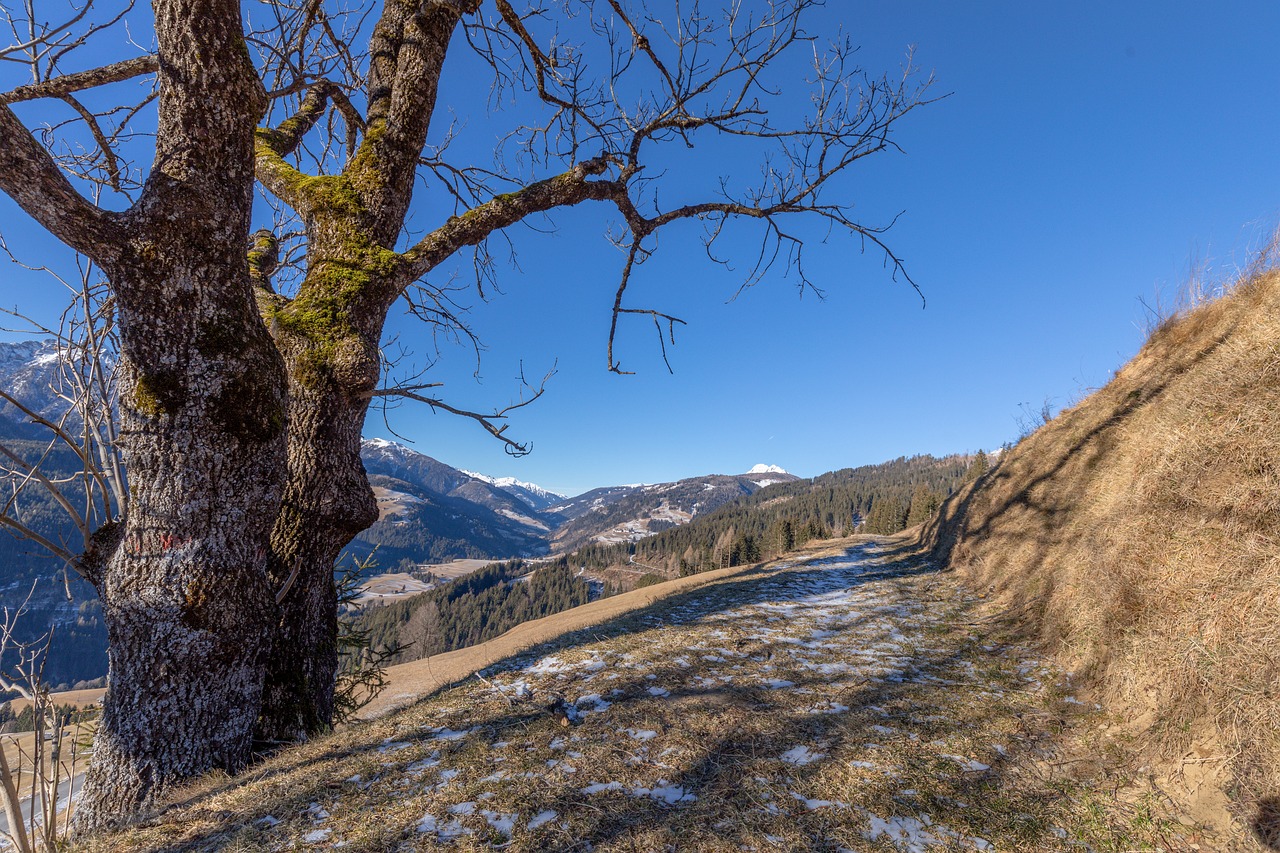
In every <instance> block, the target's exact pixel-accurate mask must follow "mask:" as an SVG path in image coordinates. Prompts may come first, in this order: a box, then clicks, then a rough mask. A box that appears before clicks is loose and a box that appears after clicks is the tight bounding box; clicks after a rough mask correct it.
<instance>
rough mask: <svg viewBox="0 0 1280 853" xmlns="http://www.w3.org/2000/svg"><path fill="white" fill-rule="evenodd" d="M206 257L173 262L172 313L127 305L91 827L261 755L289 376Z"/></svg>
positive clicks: (168, 290)
mask: <svg viewBox="0 0 1280 853" xmlns="http://www.w3.org/2000/svg"><path fill="white" fill-rule="evenodd" d="M174 251H182V250H181V249H178V248H176V247H175V249H174ZM194 253H195V252H193V254H194ZM241 254H243V249H242V248H241ZM198 260H199V261H202V262H203V263H197V264H195V265H194V266H195V267H196V269H195V270H192V269H191V266H188V265H184V266H186V268H185V269H169V270H165V271H164V272H163V273H162V275H161V276H160V280H161V281H163V282H164V286H163V289H162V291H163V292H162V294H161V296H162V297H163V300H164V303H165V304H167V305H170V306H172V307H171V309H170V312H169V313H163V312H160V311H156V310H153V311H152V312H151V316H149V317H147V318H146V319H145V320H143V319H139V318H138V317H137V316H136V315H131V313H130V312H122V314H121V316H122V321H123V320H124V319H125V318H128V321H127V322H122V337H123V340H122V347H123V350H124V352H125V356H126V359H125V362H124V365H123V366H124V376H123V382H122V394H121V400H122V406H121V421H122V436H123V441H124V454H125V463H126V465H127V466H128V470H129V490H130V508H129V514H128V518H127V519H126V523H125V529H124V533H123V537H122V540H121V542H120V544H119V546H118V547H117V548H116V550H115V553H114V554H113V555H112V557H111V558H110V560H109V562H107V564H106V566H105V569H104V571H103V573H102V575H101V576H100V577H98V578H96V579H95V580H96V582H97V587H98V591H99V594H100V596H101V598H102V602H103V610H104V617H105V620H106V623H107V632H108V640H109V643H110V649H109V661H110V677H109V684H110V687H109V689H108V692H107V696H106V699H105V701H104V707H103V716H102V721H101V723H100V725H99V728H98V732H97V735H96V737H95V741H94V755H93V761H92V764H91V766H90V769H89V775H88V780H87V783H86V786H85V792H84V796H83V798H82V801H81V803H80V805H79V808H78V818H77V820H78V825H79V826H80V827H81V828H82V829H88V828H95V827H98V826H102V825H109V824H111V823H114V822H117V821H118V820H121V819H127V818H129V817H130V816H132V815H134V814H136V813H138V812H139V811H140V810H143V809H146V808H148V807H149V806H150V805H151V804H152V803H153V802H154V800H155V798H156V797H157V796H159V795H160V794H162V793H163V791H164V790H165V788H167V787H168V786H169V785H171V784H172V783H174V782H177V781H179V780H182V779H186V778H190V777H191V776H194V775H197V774H200V773H203V772H205V771H207V770H210V769H213V768H221V769H224V770H227V771H235V770H237V769H239V768H240V767H242V766H243V765H244V764H245V763H246V762H247V761H248V760H249V758H250V755H251V750H252V737H253V729H254V723H255V721H256V719H257V715H258V709H259V703H260V696H261V690H262V682H263V676H264V671H265V662H266V655H267V651H268V644H269V641H270V632H271V627H272V624H273V621H274V618H275V607H274V602H273V595H274V592H273V590H272V588H271V586H270V585H269V583H268V579H267V573H266V563H267V554H268V537H269V534H270V529H271V522H272V519H273V518H274V514H275V509H276V507H278V506H279V502H280V496H281V490H282V485H283V474H284V436H285V403H286V396H285V381H284V372H283V369H282V365H281V363H280V359H279V356H278V354H277V353H276V351H275V349H274V346H273V345H272V342H271V340H270V338H269V336H268V335H267V334H266V330H265V329H264V328H263V326H262V323H261V320H260V319H259V318H258V316H257V312H256V309H255V308H254V306H252V305H251V304H250V302H249V300H248V288H247V287H243V288H241V289H240V290H241V293H240V296H239V299H236V298H235V296H234V290H232V294H231V297H230V298H228V290H229V288H227V287H226V285H225V278H226V270H227V269H228V268H229V265H228V263H227V259H226V258H222V259H219V260H220V263H219V261H218V260H215V259H211V258H208V257H205V258H199V259H198ZM230 268H232V269H234V267H230ZM157 298H159V297H157ZM237 302H238V303H239V304H238V305H237V304H236V303H237ZM193 306H196V310H192V307H193ZM211 318H221V319H220V320H213V319H211Z"/></svg>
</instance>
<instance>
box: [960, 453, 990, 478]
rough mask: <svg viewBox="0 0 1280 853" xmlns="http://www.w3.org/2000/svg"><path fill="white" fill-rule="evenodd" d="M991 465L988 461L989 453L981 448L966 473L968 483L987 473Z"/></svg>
mask: <svg viewBox="0 0 1280 853" xmlns="http://www.w3.org/2000/svg"><path fill="white" fill-rule="evenodd" d="M990 467H991V465H990V463H989V462H988V461H987V454H986V453H984V452H983V451H981V450H979V451H978V452H977V454H975V455H974V457H973V462H971V463H970V464H969V470H968V471H966V472H965V474H964V481H965V482H966V483H967V482H969V481H970V480H976V479H978V478H979V477H981V476H982V475H983V474H985V473H987V470H988V469H989V468H990Z"/></svg>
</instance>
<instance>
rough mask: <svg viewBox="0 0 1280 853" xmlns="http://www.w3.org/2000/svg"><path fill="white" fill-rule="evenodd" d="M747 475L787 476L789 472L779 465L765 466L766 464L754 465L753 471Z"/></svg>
mask: <svg viewBox="0 0 1280 853" xmlns="http://www.w3.org/2000/svg"><path fill="white" fill-rule="evenodd" d="M747 473H748V474H785V473H787V471H786V469H785V468H781V467H779V466H777V465H765V464H764V463H758V464H756V465H752V466H751V470H750V471H748V472H747Z"/></svg>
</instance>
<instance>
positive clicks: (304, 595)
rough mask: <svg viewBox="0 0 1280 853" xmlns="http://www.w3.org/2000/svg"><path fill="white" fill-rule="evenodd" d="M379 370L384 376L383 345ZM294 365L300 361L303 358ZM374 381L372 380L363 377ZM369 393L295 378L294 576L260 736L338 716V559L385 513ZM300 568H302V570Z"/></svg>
mask: <svg viewBox="0 0 1280 853" xmlns="http://www.w3.org/2000/svg"><path fill="white" fill-rule="evenodd" d="M374 354H375V355H374V361H373V362H372V363H373V367H374V372H373V378H374V379H375V380H376V378H377V372H376V370H377V361H376V350H375V351H374ZM289 366H290V368H291V369H292V370H294V371H296V370H297V359H296V358H295V359H290V360H289ZM361 384H366V383H361ZM367 407H368V401H367V399H366V400H364V401H361V400H358V399H357V400H352V399H350V398H349V397H348V396H347V395H346V394H344V393H342V392H341V391H339V390H338V389H336V388H333V387H327V388H320V389H315V388H308V387H306V386H304V385H302V384H300V383H297V382H296V381H295V382H294V383H292V388H291V394H290V406H289V410H290V418H289V463H288V464H289V481H288V484H287V486H286V488H285V496H284V503H283V505H282V506H281V510H280V515H279V517H278V518H277V519H276V523H275V528H274V530H273V531H272V535H271V542H272V551H273V554H274V556H273V558H272V559H273V566H274V572H273V576H274V577H275V578H276V579H277V581H278V582H279V583H280V584H281V585H283V584H286V583H289V580H288V579H289V577H290V576H292V577H293V582H292V583H291V584H289V587H288V590H287V592H286V593H285V595H284V597H283V599H282V600H281V602H280V611H279V621H278V623H277V626H276V630H275V635H274V642H273V646H272V650H271V657H270V662H269V665H268V668H267V680H266V688H265V691H264V693H263V698H262V714H261V718H260V720H259V723H258V738H259V739H260V741H263V742H266V743H289V742H295V741H302V740H307V739H308V738H310V737H313V736H315V735H316V734H319V733H322V732H324V731H326V730H328V729H329V728H330V727H331V726H332V724H333V716H334V708H335V705H334V686H335V684H336V682H337V673H338V646H337V622H336V619H335V614H336V613H337V608H338V600H337V590H336V589H335V586H334V577H333V574H334V565H335V563H336V562H337V559H338V556H339V553H340V552H341V551H342V549H343V548H344V547H345V546H346V545H347V543H349V542H350V541H351V540H352V539H353V538H355V536H356V534H358V533H359V532H360V531H361V530H364V529H365V528H366V527H368V526H369V525H371V524H373V522H375V521H377V519H378V508H377V502H376V501H375V500H374V496H373V490H372V489H371V488H370V487H369V481H368V478H367V476H366V474H365V469H364V464H363V463H362V462H361V461H360V435H361V428H362V427H363V425H364V415H365V410H366V408H367ZM295 570H296V573H295Z"/></svg>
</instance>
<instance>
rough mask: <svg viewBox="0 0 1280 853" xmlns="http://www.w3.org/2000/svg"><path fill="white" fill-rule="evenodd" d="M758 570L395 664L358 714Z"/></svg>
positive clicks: (398, 703)
mask: <svg viewBox="0 0 1280 853" xmlns="http://www.w3.org/2000/svg"><path fill="white" fill-rule="evenodd" d="M851 541H852V540H837V542H835V543H831V542H824V543H821V544H817V545H813V546H811V547H808V548H805V549H803V550H801V551H799V552H797V554H796V555H795V556H794V557H793V558H792V559H791V560H789V561H788V562H795V561H796V560H808V559H817V558H821V557H825V556H831V555H833V554H838V553H841V552H843V550H844V548H845V547H848V545H849V544H850V542H851ZM752 571H755V569H754V568H753V567H752V566H735V567H733V568H729V569H719V570H717V571H713V572H704V573H702V574H697V575H691V576H690V577H686V578H678V579H676V580H670V581H667V582H665V583H661V584H656V585H654V586H650V587H644V588H642V589H637V590H633V591H631V592H627V593H623V594H621V595H615V596H611V597H609V598H602V599H600V600H598V601H593V602H591V603H590V604H586V605H583V606H581V607H575V608H573V609H572V610H568V611H565V612H563V613H556V614H553V615H551V616H547V617H544V618H542V619H535V620H532V621H529V622H523V623H521V624H519V625H517V626H516V627H514V628H512V629H511V630H510V631H508V632H506V633H505V634H503V635H501V636H499V637H495V638H494V639H492V640H490V641H488V642H487V643H481V644H480V645H478V646H471V647H469V648H465V649H458V650H457V651H452V652H446V653H444V654H439V655H435V656H433V657H430V658H424V659H422V660H416V661H410V662H409V663H403V664H397V665H396V666H392V667H388V669H387V682H388V683H387V687H386V688H385V689H384V690H383V691H382V692H381V693H379V694H378V695H377V696H376V697H374V699H373V701H372V702H370V703H369V704H368V705H366V706H365V707H364V708H362V709H361V710H360V712H359V714H358V715H357V716H358V718H359V719H362V720H372V719H376V718H378V717H381V716H383V715H385V714H387V713H388V712H389V711H392V710H395V709H397V708H402V707H404V706H405V705H409V704H412V703H413V702H416V701H417V700H418V699H420V698H422V697H423V696H426V695H429V694H431V693H433V692H435V691H436V690H439V689H440V688H441V687H444V686H446V685H450V684H456V683H459V682H461V681H464V680H466V679H467V678H470V677H471V676H472V675H474V674H475V673H476V672H478V671H480V670H481V669H484V668H485V667H486V666H490V665H492V664H493V663H494V662H495V661H499V660H503V659H504V658H507V657H510V656H511V655H515V654H519V653H520V652H523V651H525V650H526V649H530V648H532V647H534V646H536V645H538V644H539V643H545V642H547V641H549V640H553V639H555V638H556V637H560V636H562V635H564V634H565V633H567V632H570V631H580V630H583V629H586V628H590V627H592V626H595V625H600V624H603V623H605V622H608V621H609V620H610V619H615V618H617V617H619V616H622V615H624V614H627V613H631V612H633V611H635V610H639V609H640V608H642V607H649V606H652V605H653V604H654V603H655V602H658V601H660V600H662V599H663V598H665V597H667V596H671V595H675V594H678V593H687V592H690V591H692V590H695V589H700V588H702V587H706V586H710V585H713V584H717V583H720V582H722V581H724V580H727V579H729V578H733V577H737V576H740V575H743V574H746V573H748V572H752Z"/></svg>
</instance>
